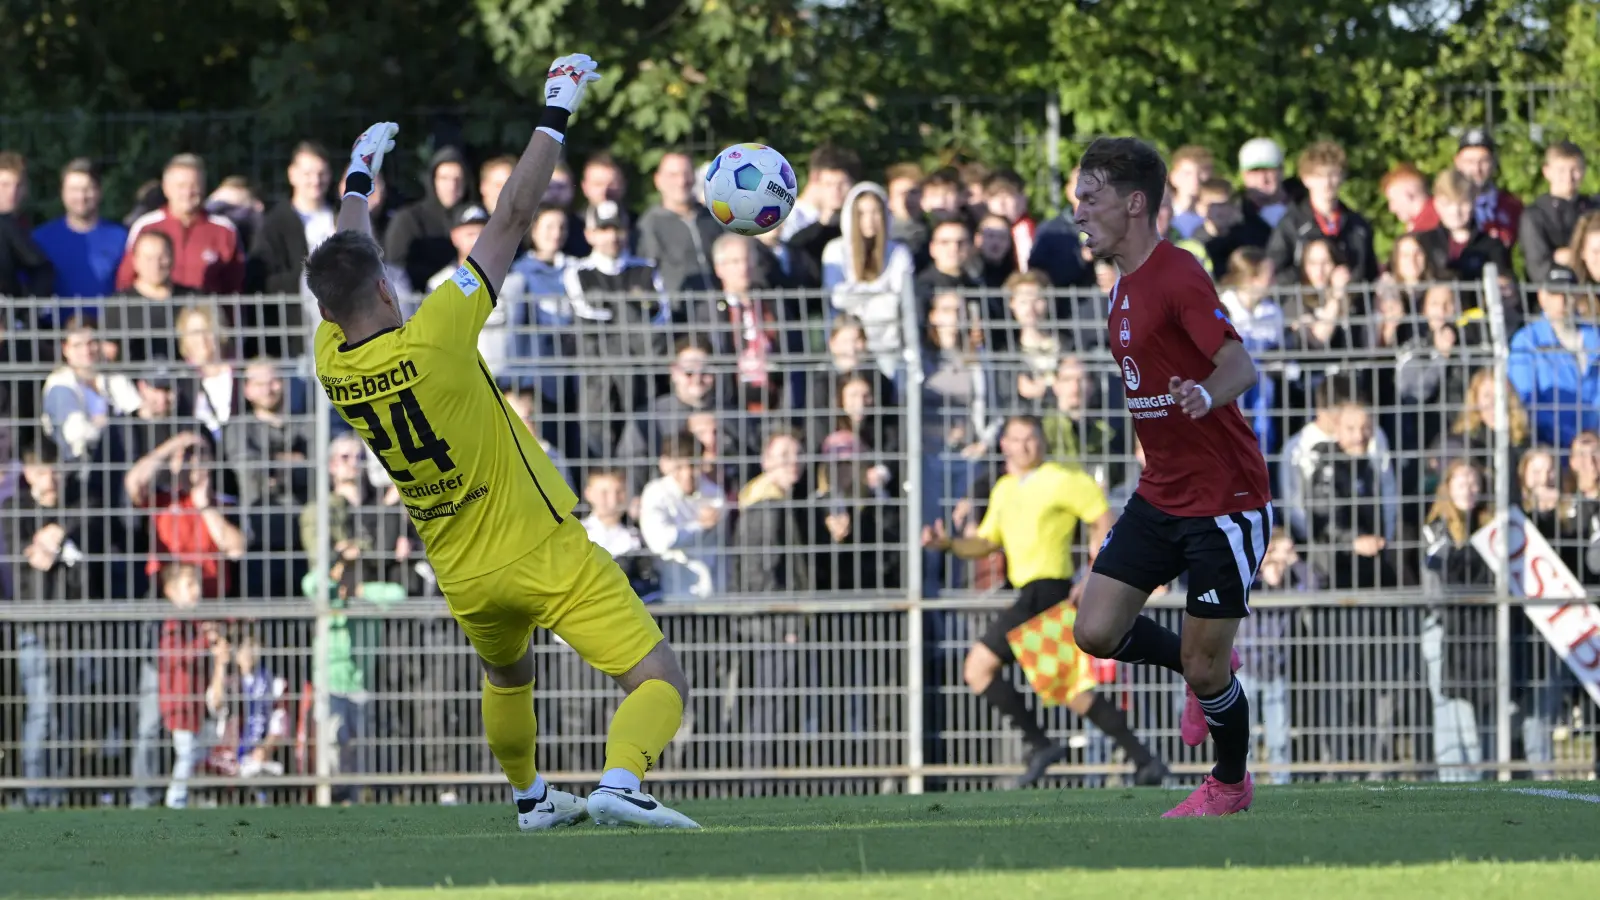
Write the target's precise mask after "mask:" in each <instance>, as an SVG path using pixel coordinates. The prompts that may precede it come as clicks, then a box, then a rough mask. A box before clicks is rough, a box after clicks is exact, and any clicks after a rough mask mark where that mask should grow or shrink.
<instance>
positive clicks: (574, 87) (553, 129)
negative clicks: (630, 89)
mask: <svg viewBox="0 0 1600 900" xmlns="http://www.w3.org/2000/svg"><path fill="white" fill-rule="evenodd" d="M599 80H600V73H599V72H596V71H595V61H594V60H592V59H590V58H589V56H588V55H587V54H584V53H574V54H572V55H570V56H563V57H561V58H560V59H557V60H556V61H555V62H553V63H551V64H550V73H549V76H548V77H547V78H546V79H545V86H544V116H543V117H542V118H540V120H539V130H540V131H542V132H544V133H545V134H548V135H550V136H551V137H553V138H555V139H556V140H558V141H561V142H562V143H565V142H566V132H567V119H568V118H569V117H571V116H572V114H573V113H575V112H577V111H578V105H579V104H581V103H582V102H583V92H584V89H585V88H587V87H588V86H589V83H590V82H592V81H599Z"/></svg>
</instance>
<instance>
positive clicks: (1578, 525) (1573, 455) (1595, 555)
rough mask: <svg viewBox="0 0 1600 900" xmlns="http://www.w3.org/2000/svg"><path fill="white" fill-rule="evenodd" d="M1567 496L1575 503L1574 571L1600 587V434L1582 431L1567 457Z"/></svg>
mask: <svg viewBox="0 0 1600 900" xmlns="http://www.w3.org/2000/svg"><path fill="white" fill-rule="evenodd" d="M1567 475H1568V479H1567V483H1566V484H1565V485H1564V487H1565V489H1566V490H1565V492H1566V494H1567V495H1568V496H1569V497H1570V498H1571V500H1572V506H1573V510H1572V518H1573V525H1574V528H1575V532H1576V533H1575V534H1574V535H1573V538H1574V540H1573V544H1574V550H1575V551H1576V554H1575V555H1579V557H1580V558H1579V559H1578V562H1580V563H1582V565H1580V566H1579V567H1578V568H1575V569H1573V570H1572V574H1574V575H1576V576H1578V580H1579V581H1581V582H1583V583H1584V584H1587V585H1590V586H1595V585H1600V434H1596V433H1595V432H1593V431H1580V432H1578V436H1577V437H1575V438H1573V439H1572V445H1571V447H1570V448H1569V451H1568V453H1567Z"/></svg>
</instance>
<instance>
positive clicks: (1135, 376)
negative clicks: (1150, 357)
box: [1122, 356, 1139, 391]
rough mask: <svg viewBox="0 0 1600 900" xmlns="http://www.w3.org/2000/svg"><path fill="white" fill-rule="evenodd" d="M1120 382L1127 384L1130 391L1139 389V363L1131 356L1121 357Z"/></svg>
mask: <svg viewBox="0 0 1600 900" xmlns="http://www.w3.org/2000/svg"><path fill="white" fill-rule="evenodd" d="M1122 383H1123V384H1125V385H1127V386H1128V390H1130V391H1137V390H1138V389H1139V364H1138V363H1136V362H1134V361H1133V357H1131V356H1124V357H1123V358H1122Z"/></svg>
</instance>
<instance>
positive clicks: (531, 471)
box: [316, 259, 578, 584]
mask: <svg viewBox="0 0 1600 900" xmlns="http://www.w3.org/2000/svg"><path fill="white" fill-rule="evenodd" d="M494 305H495V296H494V291H493V289H491V288H490V287H489V284H488V281H487V280H486V279H485V278H484V277H483V274H482V273H481V272H479V271H478V268H477V263H475V262H473V261H472V260H470V259H469V260H467V263H466V265H463V266H461V267H460V268H459V269H456V271H455V274H453V275H451V276H450V277H449V278H448V279H447V280H446V281H445V282H444V284H441V285H439V287H438V289H436V290H435V291H434V292H433V293H431V294H429V295H428V298H427V299H426V300H424V301H422V308H421V309H419V310H417V313H416V315H414V316H412V317H411V319H410V320H409V321H407V322H406V323H405V324H404V325H401V326H400V327H398V328H394V329H391V330H387V331H380V332H378V333H377V334H374V335H372V336H371V337H369V338H367V339H366V340H363V341H360V342H358V343H356V344H349V343H347V342H346V341H345V336H344V332H343V331H341V330H340V329H339V326H337V325H334V324H333V323H332V322H323V323H322V324H321V325H320V326H319V327H318V328H317V339H316V358H317V380H318V381H320V382H321V384H322V390H323V391H324V392H325V393H326V394H327V395H328V399H329V400H331V401H333V408H334V409H337V410H338V411H339V415H341V416H343V417H344V419H345V421H347V422H349V423H350V424H351V425H352V426H353V427H354V428H355V430H356V433H358V434H360V435H361V438H362V440H364V441H366V442H367V446H368V447H370V448H372V452H373V453H375V454H376V455H377V457H378V459H379V460H381V461H382V462H383V467H384V469H386V470H387V471H388V473H389V477H390V478H391V479H393V480H394V484H395V487H396V488H398V489H399V490H400V497H401V502H402V503H404V504H405V507H406V512H407V513H409V514H410V515H411V521H412V522H414V523H416V526H417V534H418V535H419V536H421V538H422V543H423V545H424V546H425V548H426V549H427V551H428V561H429V562H430V563H431V564H432V565H433V568H434V571H435V572H436V573H437V574H438V578H439V582H440V583H441V584H449V583H452V582H457V581H461V580H464V579H467V578H473V577H476V576H478V575H483V574H485V573H487V572H492V571H494V570H495V569H498V568H500V567H502V566H505V565H508V564H510V563H512V562H514V561H516V560H517V559H519V558H521V557H523V556H525V555H527V554H528V553H529V552H531V551H532V550H533V549H534V548H535V547H538V546H539V545H540V544H541V543H543V542H544V540H545V539H546V538H548V537H549V536H550V534H551V533H552V532H554V531H555V528H556V525H557V524H559V523H560V522H561V521H562V520H563V519H564V518H566V517H567V516H569V515H571V514H572V507H573V506H574V505H575V504H576V503H577V500H578V498H577V496H576V495H575V494H573V492H572V489H571V488H570V487H568V486H567V483H566V481H564V480H563V479H562V477H561V474H560V472H559V471H557V469H556V467H555V466H554V465H553V464H552V463H551V462H550V458H549V457H548V456H546V455H545V453H544V450H543V449H542V448H540V446H539V442H538V441H536V440H534V437H533V435H532V434H530V433H529V432H528V428H527V426H525V425H523V424H522V419H520V418H519V417H518V416H517V414H516V413H515V412H513V411H512V409H511V407H510V405H508V404H507V403H506V401H505V398H504V397H503V396H502V395H501V393H500V389H499V388H498V387H497V386H495V382H494V376H492V375H490V374H489V367H488V366H487V365H485V364H484V362H483V357H482V356H480V355H479V354H478V332H479V331H481V330H482V329H483V323H484V321H485V320H487V319H488V317H489V313H490V311H491V310H492V309H493V308H494ZM576 562H577V561H574V564H576Z"/></svg>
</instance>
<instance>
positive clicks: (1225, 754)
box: [1196, 677, 1250, 784]
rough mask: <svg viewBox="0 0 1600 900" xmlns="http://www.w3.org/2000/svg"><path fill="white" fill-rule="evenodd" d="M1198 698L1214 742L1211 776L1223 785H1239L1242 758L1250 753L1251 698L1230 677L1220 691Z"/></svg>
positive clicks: (1237, 682)
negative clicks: (1214, 760)
mask: <svg viewBox="0 0 1600 900" xmlns="http://www.w3.org/2000/svg"><path fill="white" fill-rule="evenodd" d="M1196 696H1197V697H1199V695H1198V694H1197V695H1196ZM1199 700H1200V708H1201V709H1203V710H1205V713H1206V722H1207V723H1208V724H1209V725H1210V726H1211V740H1212V742H1213V743H1215V744H1216V745H1217V764H1216V766H1214V767H1213V768H1212V769H1211V775H1212V777H1213V778H1215V779H1217V780H1218V781H1220V782H1222V783H1223V784H1238V783H1239V782H1241V781H1243V780H1244V766H1245V758H1246V757H1248V756H1249V755H1250V701H1249V699H1248V698H1246V697H1245V695H1244V690H1243V689H1241V688H1240V687H1239V679H1237V678H1231V677H1230V678H1229V679H1228V686H1227V687H1225V688H1223V689H1222V691H1221V693H1218V694H1215V695H1213V696H1210V697H1199Z"/></svg>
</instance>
